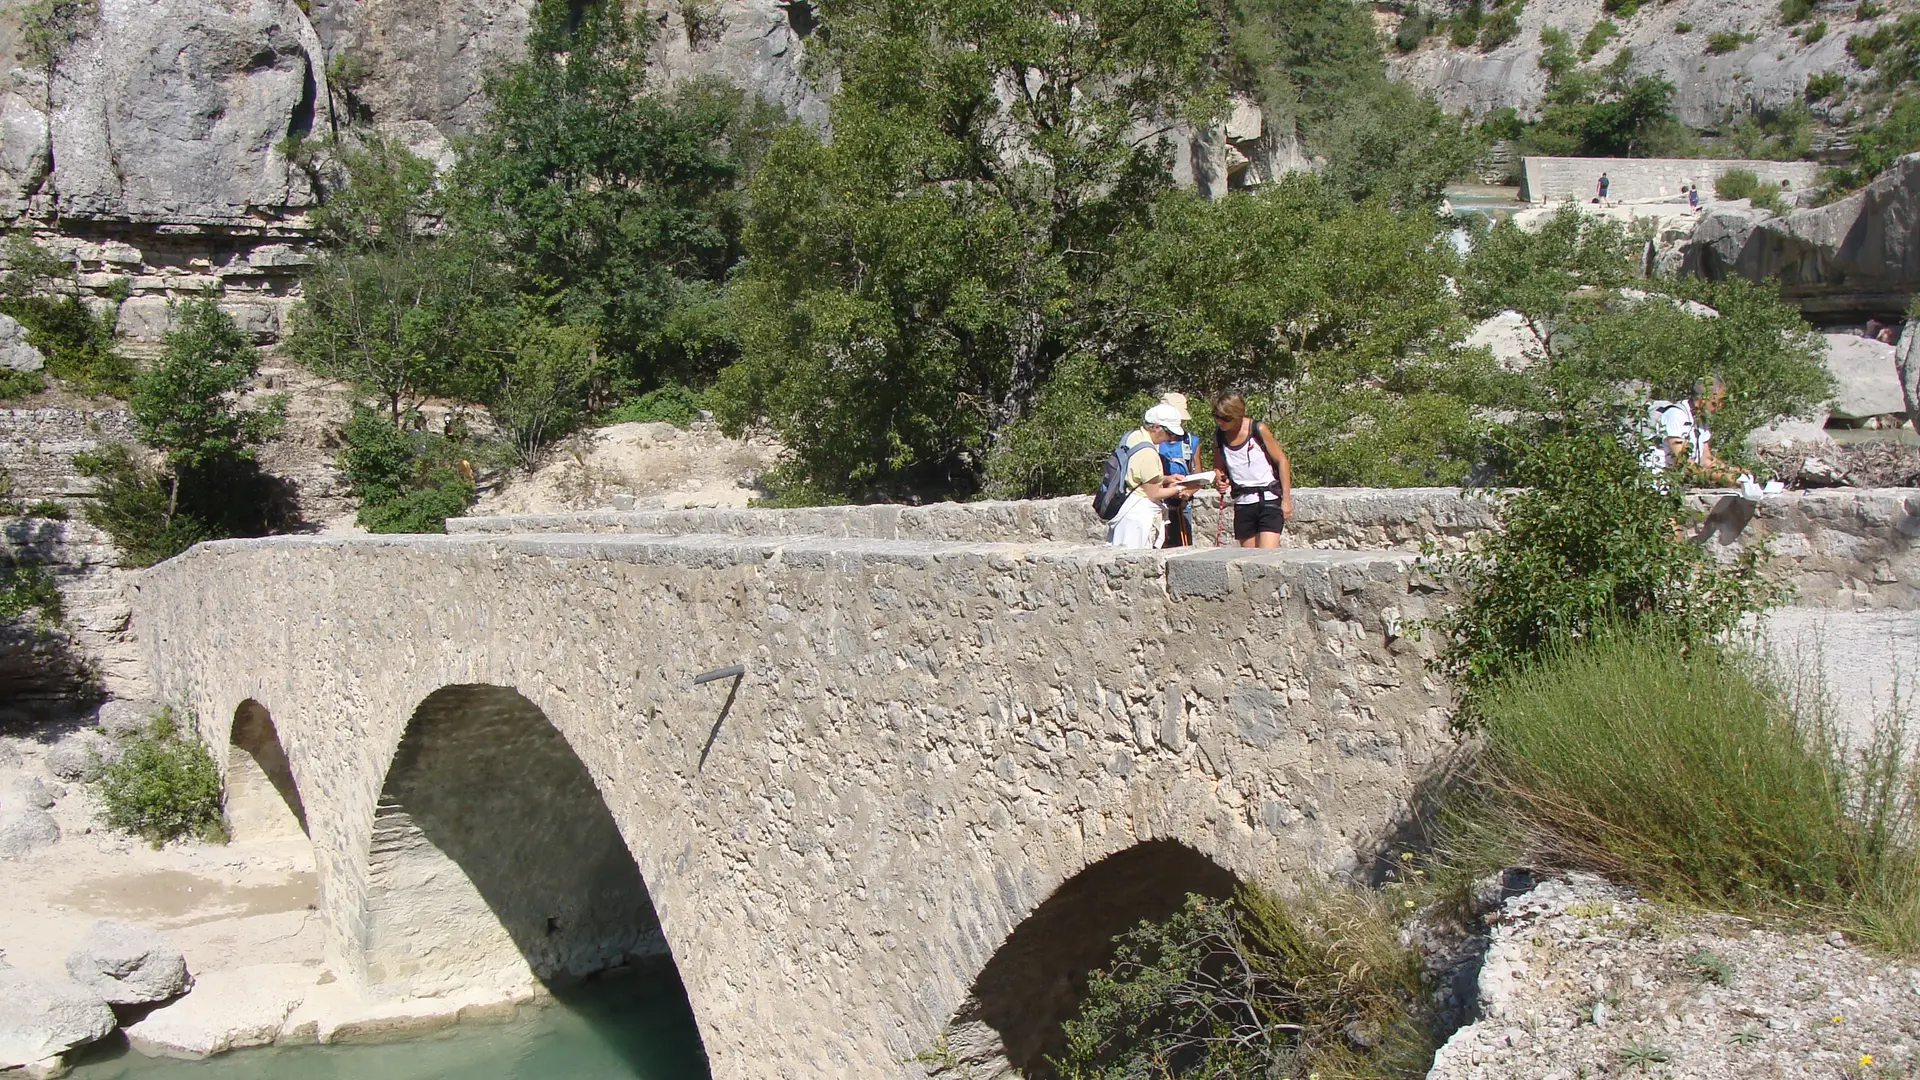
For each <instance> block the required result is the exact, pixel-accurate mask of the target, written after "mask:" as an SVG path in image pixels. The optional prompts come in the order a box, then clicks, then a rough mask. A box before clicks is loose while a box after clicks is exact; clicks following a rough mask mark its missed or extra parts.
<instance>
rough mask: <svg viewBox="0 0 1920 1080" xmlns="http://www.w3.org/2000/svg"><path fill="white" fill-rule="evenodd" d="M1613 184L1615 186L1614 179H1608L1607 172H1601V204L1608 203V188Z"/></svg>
mask: <svg viewBox="0 0 1920 1080" xmlns="http://www.w3.org/2000/svg"><path fill="white" fill-rule="evenodd" d="M1612 186H1613V181H1611V180H1609V179H1607V174H1606V173H1601V174H1600V205H1601V206H1605V205H1607V189H1608V188H1610V187H1612Z"/></svg>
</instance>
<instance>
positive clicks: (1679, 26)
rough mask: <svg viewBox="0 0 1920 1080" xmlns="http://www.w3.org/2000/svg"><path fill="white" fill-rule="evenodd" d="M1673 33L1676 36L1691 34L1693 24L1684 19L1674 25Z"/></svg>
mask: <svg viewBox="0 0 1920 1080" xmlns="http://www.w3.org/2000/svg"><path fill="white" fill-rule="evenodd" d="M1673 32H1674V33H1676V34H1691V33H1693V24H1692V23H1690V22H1687V21H1686V20H1685V19H1682V20H1680V21H1679V22H1677V23H1674V24H1673Z"/></svg>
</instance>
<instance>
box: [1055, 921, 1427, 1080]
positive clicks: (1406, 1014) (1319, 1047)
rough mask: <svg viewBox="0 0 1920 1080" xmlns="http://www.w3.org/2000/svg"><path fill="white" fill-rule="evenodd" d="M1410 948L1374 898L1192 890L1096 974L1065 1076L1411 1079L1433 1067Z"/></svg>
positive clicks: (1063, 1063)
mask: <svg viewBox="0 0 1920 1080" xmlns="http://www.w3.org/2000/svg"><path fill="white" fill-rule="evenodd" d="M1423 990H1424V986H1423V982H1422V968H1421V963H1420V959H1419V956H1418V954H1416V953H1415V952H1414V951H1413V950H1411V949H1409V948H1408V947H1406V946H1405V945H1402V944H1401V943H1400V941H1399V939H1398V937H1397V935H1396V931H1395V927H1394V924H1393V921H1392V919H1391V918H1390V917H1389V915H1388V913H1387V912H1386V911H1385V909H1384V906H1383V905H1382V904H1381V903H1380V901H1379V899H1378V897H1377V896H1375V895H1374V894H1370V893H1366V892H1362V891H1360V890H1337V891H1336V890H1325V891H1320V892H1314V891H1309V892H1306V893H1304V894H1302V895H1300V896H1298V897H1295V898H1290V899H1282V898H1280V897H1277V896H1275V895H1273V894H1271V893H1268V892H1265V891H1264V890H1261V889H1258V888H1247V889H1243V890H1242V891H1241V892H1240V893H1239V894H1238V895H1237V896H1236V897H1234V899H1233V900H1231V901H1209V900H1206V899H1203V898H1202V897H1199V896H1191V897H1189V898H1188V899H1187V903H1186V905H1185V907H1184V908H1182V909H1181V910H1180V911H1179V912H1176V913H1175V914H1174V915H1173V916H1171V917H1170V918H1168V919H1167V920H1165V921H1164V922H1160V923H1143V924H1141V926H1140V927H1139V929H1137V930H1134V931H1132V932H1130V933H1128V934H1126V935H1125V936H1123V937H1122V938H1120V939H1119V946H1118V950H1117V952H1116V953H1115V956H1114V959H1113V961H1112V962H1111V963H1109V964H1108V965H1107V966H1106V967H1105V968H1103V969H1101V970H1100V971H1097V972H1095V973H1094V974H1093V976H1092V978H1091V979H1090V980H1089V982H1088V984H1087V993H1086V996H1085V998H1084V999H1083V1002H1082V1004H1081V1006H1080V1011H1079V1014H1078V1015H1077V1016H1075V1017H1074V1018H1073V1019H1071V1020H1069V1021H1067V1023H1066V1024H1065V1025H1064V1027H1065V1031H1066V1037H1067V1048H1066V1051H1065V1052H1064V1053H1063V1054H1062V1055H1061V1057H1060V1059H1059V1060H1057V1061H1055V1062H1054V1063H1053V1064H1054V1066H1055V1068H1056V1069H1057V1070H1058V1072H1059V1074H1060V1075H1061V1076H1062V1077H1063V1078H1065V1080H1133V1078H1136V1077H1168V1076H1191V1077H1242V1076H1245V1077H1268V1076H1300V1077H1304V1076H1310V1075H1311V1076H1339V1077H1346V1078H1350V1080H1361V1078H1380V1080H1388V1078H1398V1077H1405V1076H1418V1075H1421V1074H1422V1072H1423V1071H1424V1070H1425V1069H1426V1068H1428V1067H1429V1066H1430V1065H1431V1064H1432V1060H1433V1052H1434V1048H1435V1045H1434V1040H1433V1036H1432V1032H1431V1031H1430V1029H1429V1027H1428V1023H1427V1021H1428V1018H1429V1011H1430V1007H1429V1005H1428V1000H1429V999H1428V995H1427V994H1425V993H1424V992H1423Z"/></svg>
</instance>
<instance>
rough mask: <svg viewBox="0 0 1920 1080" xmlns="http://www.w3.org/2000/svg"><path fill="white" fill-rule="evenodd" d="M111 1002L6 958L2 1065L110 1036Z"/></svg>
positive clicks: (1, 976) (0, 977) (0, 1020)
mask: <svg viewBox="0 0 1920 1080" xmlns="http://www.w3.org/2000/svg"><path fill="white" fill-rule="evenodd" d="M113 1028H114V1017H113V1010H112V1009H110V1008H108V1007H107V1003H106V1002H104V1001H101V1000H100V999H99V998H96V997H94V996H92V995H91V994H88V993H87V992H86V991H84V990H82V989H80V988H79V987H78V986H75V985H73V984H72V983H69V982H58V983H56V982H46V981H43V980H40V979H35V978H32V977H30V976H27V975H24V974H22V973H20V972H19V971H16V970H15V969H13V968H11V967H8V966H6V964H5V963H4V962H0V1070H5V1069H14V1068H19V1067H21V1066H31V1065H36V1064H38V1063H40V1062H45V1061H48V1059H50V1058H54V1057H57V1056H58V1055H60V1054H64V1053H66V1052H67V1051H68V1050H71V1049H73V1048H74V1047H76V1046H85V1045H86V1044H88V1043H90V1042H93V1041H94V1040H96V1039H100V1038H104V1037H105V1036H106V1035H107V1034H108V1033H109V1032H111V1031H112V1030H113Z"/></svg>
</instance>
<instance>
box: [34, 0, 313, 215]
mask: <svg viewBox="0 0 1920 1080" xmlns="http://www.w3.org/2000/svg"><path fill="white" fill-rule="evenodd" d="M37 63H38V61H36V60H35V59H32V58H28V59H26V60H20V61H16V62H15V66H14V68H13V69H12V71H11V72H10V73H9V74H10V78H9V80H8V82H9V83H10V87H11V89H10V92H9V94H8V95H7V96H6V97H5V98H4V100H3V101H0V107H4V110H5V111H4V114H0V128H4V130H5V131H6V132H7V133H8V135H9V140H8V142H9V147H8V150H7V151H6V153H5V154H0V192H3V193H4V196H5V201H6V203H8V204H11V205H10V207H8V208H9V209H11V210H12V211H13V212H14V213H19V212H21V211H31V212H34V213H35V214H36V215H38V214H49V215H50V214H54V213H58V214H59V215H61V216H63V217H83V218H118V219H126V220H132V221H169V222H181V223H189V222H191V223H224V222H233V221H237V220H249V219H255V218H258V217H259V216H260V215H262V214H263V213H264V214H268V215H277V214H279V213H281V212H284V211H285V210H287V209H289V208H299V207H304V206H306V205H308V204H309V203H311V202H312V201H313V196H314V193H313V189H312V187H311V185H310V184H309V182H308V180H307V178H306V175H305V174H304V173H303V172H301V171H300V170H299V169H298V168H296V167H294V166H293V165H292V164H291V163H290V162H289V161H288V160H287V159H286V157H285V156H284V155H283V154H282V153H281V151H280V149H279V146H280V144H281V143H282V142H283V141H284V140H286V139H287V138H289V137H297V136H304V135H308V134H313V133H315V132H316V130H318V131H319V132H320V133H324V131H325V129H326V128H327V126H328V124H329V123H330V113H331V102H330V99H329V97H328V93H327V87H326V80H325V78H324V77H323V76H324V70H325V62H324V58H323V56H322V53H321V49H320V40H319V38H318V36H317V35H316V34H315V33H314V31H313V27H312V25H311V24H309V23H308V21H307V18H306V16H305V15H304V14H302V12H301V11H300V8H299V7H298V6H297V5H296V4H295V3H294V2H293V0H100V4H99V9H98V14H97V16H95V17H93V18H91V19H88V20H87V21H86V23H85V24H84V25H83V32H82V33H81V34H80V35H79V36H78V37H76V38H75V39H74V40H73V41H72V42H70V43H68V44H67V45H66V46H65V47H63V48H62V49H61V50H60V51H59V52H58V53H57V54H56V56H55V58H54V60H53V63H52V65H51V67H50V69H47V68H39V69H36V64H37ZM36 117H37V119H38V127H37V137H36V124H35V120H36ZM15 135H18V136H22V137H23V141H22V142H20V143H18V144H15V143H14V141H13V136H15Z"/></svg>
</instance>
